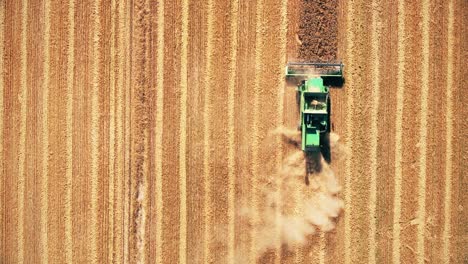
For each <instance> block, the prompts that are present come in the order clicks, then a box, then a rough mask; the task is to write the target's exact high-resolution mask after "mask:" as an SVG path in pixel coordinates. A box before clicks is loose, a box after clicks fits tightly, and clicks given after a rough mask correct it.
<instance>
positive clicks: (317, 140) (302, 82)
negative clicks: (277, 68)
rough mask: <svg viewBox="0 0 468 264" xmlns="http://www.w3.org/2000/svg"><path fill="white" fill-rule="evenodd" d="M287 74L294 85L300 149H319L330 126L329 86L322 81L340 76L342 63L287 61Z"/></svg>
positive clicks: (317, 150)
mask: <svg viewBox="0 0 468 264" xmlns="http://www.w3.org/2000/svg"><path fill="white" fill-rule="evenodd" d="M286 78H287V79H288V80H289V81H290V80H293V81H295V85H297V92H298V97H299V100H300V102H299V107H300V108H299V109H300V113H301V117H300V121H299V126H298V129H299V130H301V132H302V146H301V147H302V150H303V151H305V152H319V151H320V150H321V148H323V147H324V146H323V144H324V143H323V142H324V138H325V137H327V136H328V135H327V134H328V133H330V130H331V123H330V98H329V87H328V86H326V85H325V84H324V81H325V80H331V79H334V78H340V79H341V78H343V64H342V63H313V62H290V63H288V65H287V66H286Z"/></svg>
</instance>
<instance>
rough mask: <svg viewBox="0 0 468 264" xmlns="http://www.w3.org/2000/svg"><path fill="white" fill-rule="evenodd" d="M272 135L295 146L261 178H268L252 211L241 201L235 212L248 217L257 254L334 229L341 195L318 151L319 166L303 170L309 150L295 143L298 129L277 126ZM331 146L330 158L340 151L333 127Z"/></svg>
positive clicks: (241, 217) (301, 244) (339, 153)
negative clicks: (257, 203) (318, 168)
mask: <svg viewBox="0 0 468 264" xmlns="http://www.w3.org/2000/svg"><path fill="white" fill-rule="evenodd" d="M272 135H274V136H281V137H283V139H284V140H285V142H288V143H290V144H292V145H294V146H296V147H295V148H294V151H292V152H291V153H290V154H289V155H288V156H287V157H286V158H285V159H284V160H283V162H282V164H281V167H280V168H279V169H278V170H277V171H276V172H273V173H272V174H271V175H268V176H265V177H266V179H262V180H263V181H264V182H268V184H266V186H265V187H264V188H263V189H262V190H261V196H262V197H261V198H260V199H259V201H261V204H260V205H259V206H256V208H255V209H256V211H255V212H254V211H253V210H252V208H251V207H249V206H244V207H243V208H242V209H241V210H240V212H238V218H239V219H242V220H243V221H244V222H245V223H249V228H251V230H252V231H253V233H254V234H255V242H256V245H255V246H254V247H255V248H256V256H257V259H258V258H259V257H261V256H262V255H263V254H264V253H266V252H267V251H268V250H271V249H275V248H278V247H279V246H281V247H284V246H286V247H287V248H288V249H293V248H294V247H299V246H303V245H305V244H306V243H307V241H308V237H310V236H311V235H313V234H315V233H317V232H319V231H322V232H328V231H331V230H333V229H334V228H335V221H336V218H337V217H338V216H339V215H340V213H341V211H342V210H343V201H342V200H341V199H340V198H339V197H338V194H339V192H340V190H341V187H340V185H339V183H338V181H337V179H336V177H335V174H334V172H333V170H332V169H331V167H330V166H329V164H328V163H327V162H325V160H324V159H323V157H322V156H321V155H320V154H318V155H317V159H318V162H320V163H321V166H320V171H313V172H310V171H308V170H307V164H308V163H309V162H310V161H309V160H308V159H310V156H305V155H304V153H303V151H302V150H301V149H300V140H301V138H300V132H299V131H297V130H295V129H289V128H284V127H281V128H278V129H276V130H274V131H273V132H272ZM330 148H331V151H332V154H333V155H334V156H335V157H334V158H340V157H337V155H338V156H339V155H344V153H345V151H344V149H345V148H344V147H343V146H341V145H340V144H339V137H338V135H336V134H333V133H332V134H330ZM341 158H342V157H341ZM315 162H317V161H315ZM244 230H245V229H244Z"/></svg>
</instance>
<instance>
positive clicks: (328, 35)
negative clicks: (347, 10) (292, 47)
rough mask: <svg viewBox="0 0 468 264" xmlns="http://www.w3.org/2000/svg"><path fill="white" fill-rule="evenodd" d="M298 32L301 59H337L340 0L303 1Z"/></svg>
mask: <svg viewBox="0 0 468 264" xmlns="http://www.w3.org/2000/svg"><path fill="white" fill-rule="evenodd" d="M300 16H301V18H300V19H301V23H300V25H299V31H298V34H297V39H298V42H299V43H301V45H300V47H299V54H298V55H299V59H300V60H311V61H333V60H336V59H337V58H336V54H337V50H338V45H337V43H338V41H337V40H338V0H328V1H320V0H311V1H303V4H302V13H301V15H300Z"/></svg>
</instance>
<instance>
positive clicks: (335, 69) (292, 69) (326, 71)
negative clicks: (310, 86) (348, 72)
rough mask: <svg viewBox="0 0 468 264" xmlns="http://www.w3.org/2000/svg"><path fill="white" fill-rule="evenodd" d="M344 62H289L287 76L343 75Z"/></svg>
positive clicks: (307, 77)
mask: <svg viewBox="0 0 468 264" xmlns="http://www.w3.org/2000/svg"><path fill="white" fill-rule="evenodd" d="M343 67H344V66H343V63H324V62H289V63H288V64H287V65H286V77H303V78H304V79H309V78H313V77H343Z"/></svg>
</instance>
